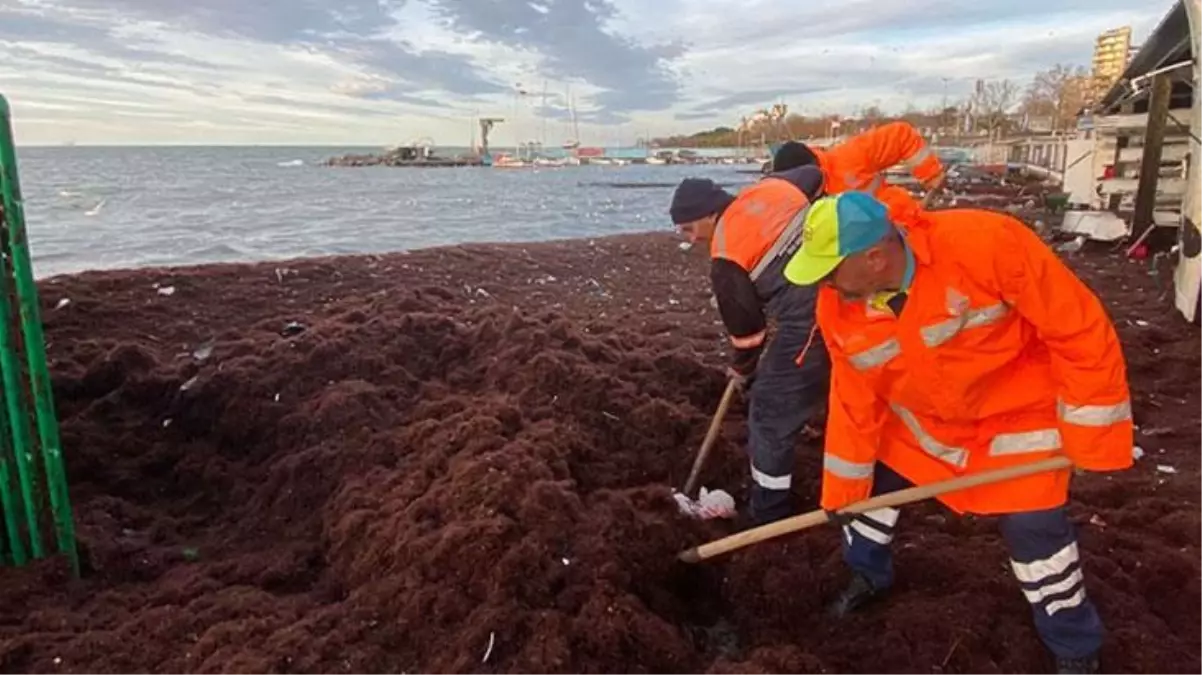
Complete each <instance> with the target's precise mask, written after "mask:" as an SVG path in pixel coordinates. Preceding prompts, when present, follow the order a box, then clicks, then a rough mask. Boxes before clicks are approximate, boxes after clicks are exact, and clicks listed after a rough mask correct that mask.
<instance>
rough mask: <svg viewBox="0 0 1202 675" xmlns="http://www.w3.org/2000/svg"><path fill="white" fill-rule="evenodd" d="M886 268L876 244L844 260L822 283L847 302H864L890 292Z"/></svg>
mask: <svg viewBox="0 0 1202 675" xmlns="http://www.w3.org/2000/svg"><path fill="white" fill-rule="evenodd" d="M888 266H889V265H888V259H887V257H886V255H885V251H884V248H883V247H882V246H881V245H880V244H878V245H876V246H873V247H872V248H870V249H868V250H867V251H863V252H861V253H857V254H855V255H850V256H848V257H847V258H845V259H844V260H843V262H841V263H839V266H838V267H836V268H835V271H834V272H832V273H831V274H830V276H828V277H827V278H826V280H825V281H824V282H823V283H826V284H829V285H831V286H833V287H834V288H835V290H837V291H839V295H840V296H842V297H843V299H844V300H846V301H848V302H856V301H858V300H865V299H867V298H870V297H872V296H873V295H875V294H877V293H880V292H882V291H887V290H890V289H889V288H887V286H888V284H889V280H888V275H887V272H888Z"/></svg>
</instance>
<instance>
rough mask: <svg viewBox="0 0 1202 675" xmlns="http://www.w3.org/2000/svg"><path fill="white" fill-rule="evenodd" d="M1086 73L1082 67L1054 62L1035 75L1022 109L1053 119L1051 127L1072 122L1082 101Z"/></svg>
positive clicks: (1086, 81)
mask: <svg viewBox="0 0 1202 675" xmlns="http://www.w3.org/2000/svg"><path fill="white" fill-rule="evenodd" d="M1087 85H1088V75H1087V73H1086V70H1085V68H1084V67H1083V66H1070V65H1065V64H1056V65H1055V66H1052V67H1051V68H1049V69H1047V70H1043V71H1040V72H1038V73H1036V74H1035V77H1034V79H1032V80H1031V84H1030V85H1028V86H1027V91H1026V93H1025V94H1024V96H1023V101H1022V110H1023V112H1025V113H1027V114H1028V115H1032V116H1047V117H1050V118H1051V119H1052V130H1053V131H1059V130H1062V129H1066V128H1068V127H1070V126H1071V125H1072V122H1073V120H1074V119H1075V118H1076V116H1077V111H1078V110H1079V109H1080V108H1081V106H1082V105H1084V103H1085V99H1084V97H1085V90H1086V87H1087Z"/></svg>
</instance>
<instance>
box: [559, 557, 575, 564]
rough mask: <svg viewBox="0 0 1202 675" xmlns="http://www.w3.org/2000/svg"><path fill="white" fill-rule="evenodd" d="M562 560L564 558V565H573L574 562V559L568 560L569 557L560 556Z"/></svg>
mask: <svg viewBox="0 0 1202 675" xmlns="http://www.w3.org/2000/svg"><path fill="white" fill-rule="evenodd" d="M560 560H562V561H563V564H564V565H571V564H572V561H571V560H568V559H567V558H560Z"/></svg>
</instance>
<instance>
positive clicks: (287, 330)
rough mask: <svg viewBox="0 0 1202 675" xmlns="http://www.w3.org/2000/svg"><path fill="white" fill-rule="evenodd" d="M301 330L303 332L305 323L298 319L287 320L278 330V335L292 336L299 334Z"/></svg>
mask: <svg viewBox="0 0 1202 675" xmlns="http://www.w3.org/2000/svg"><path fill="white" fill-rule="evenodd" d="M303 332H305V324H303V323H301V322H299V321H289V322H288V323H286V324H284V328H283V329H282V330H281V331H280V335H283V336H284V337H292V336H294V335H300V334H301V333H303Z"/></svg>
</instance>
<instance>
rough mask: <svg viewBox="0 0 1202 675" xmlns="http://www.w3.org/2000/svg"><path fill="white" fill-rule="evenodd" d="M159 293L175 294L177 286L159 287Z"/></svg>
mask: <svg viewBox="0 0 1202 675" xmlns="http://www.w3.org/2000/svg"><path fill="white" fill-rule="evenodd" d="M159 295H175V286H163V287H162V288H160V289H159Z"/></svg>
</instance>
